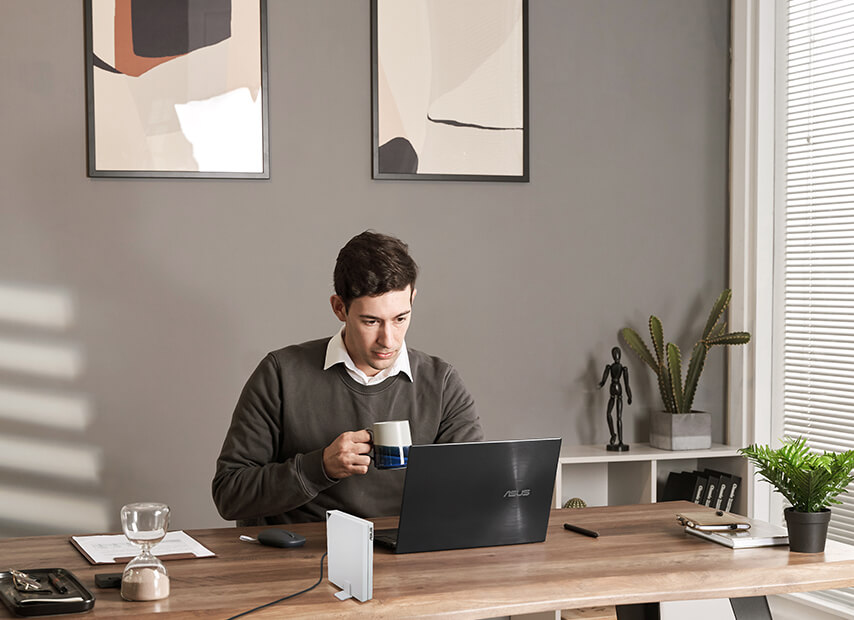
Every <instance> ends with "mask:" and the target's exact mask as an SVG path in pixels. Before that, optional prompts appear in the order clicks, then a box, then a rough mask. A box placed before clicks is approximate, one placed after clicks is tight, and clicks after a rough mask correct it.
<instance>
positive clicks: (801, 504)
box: [739, 437, 854, 553]
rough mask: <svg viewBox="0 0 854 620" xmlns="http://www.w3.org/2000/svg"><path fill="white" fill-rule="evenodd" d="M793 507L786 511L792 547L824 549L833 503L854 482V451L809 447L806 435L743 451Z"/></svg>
mask: <svg viewBox="0 0 854 620" xmlns="http://www.w3.org/2000/svg"><path fill="white" fill-rule="evenodd" d="M739 452H741V453H742V454H743V455H744V456H746V457H747V459H748V460H749V461H750V462H751V463H753V465H754V466H755V467H756V473H757V474H759V475H760V476H762V477H763V478H764V479H765V480H767V481H768V482H770V483H771V485H772V486H773V487H774V490H775V491H776V492H778V493H780V494H781V495H782V496H783V497H785V498H786V499H787V500H788V501H789V503H790V504H791V507H789V508H786V509H785V510H784V511H783V515H784V516H785V518H786V526H787V527H788V529H789V549H791V550H792V551H798V552H801V553H820V552H822V551H824V543H825V541H826V540H827V525H828V523H829V522H830V505H831V504H841V503H842V502H841V501H839V500H838V499H837V496H838V495H839V494H840V493H843V492H844V491H845V489H846V487H847V486H848V485H849V484H851V482H852V481H854V476H852V474H851V471H852V469H854V450H848V451H846V452H823V453H822V454H818V453H817V452H813V451H811V450H810V449H809V447H808V446H807V443H806V439H804V438H803V437H801V438H797V439H793V438H787V439H786V440H785V441H784V442H783V445H782V447H780V448H777V449H776V450H772V449H771V448H770V447H769V446H760V445H756V444H754V445H751V446H748V447H747V448H742V449H741V450H739Z"/></svg>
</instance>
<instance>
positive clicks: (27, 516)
mask: <svg viewBox="0 0 854 620" xmlns="http://www.w3.org/2000/svg"><path fill="white" fill-rule="evenodd" d="M73 323H74V305H73V302H72V297H71V294H70V293H69V292H68V291H67V290H63V289H59V288H53V289H48V288H36V287H32V286H25V285H21V284H14V283H8V282H5V283H4V282H0V537H9V536H32V535H41V534H52V533H59V532H63V533H79V532H93V531H96V532H101V531H106V530H107V529H108V526H109V522H110V518H109V514H108V511H109V503H108V502H107V500H106V499H105V498H104V497H103V496H101V495H100V494H99V489H100V488H101V483H102V455H101V452H100V450H99V449H98V448H97V447H95V446H92V445H87V441H86V434H87V429H88V428H89V427H90V425H91V424H92V420H93V417H94V415H93V412H92V404H91V402H90V400H89V399H88V398H87V397H86V396H85V395H84V394H81V393H80V391H79V390H77V389H75V384H76V382H77V381H78V380H79V379H80V377H81V375H82V373H83V370H84V366H85V364H84V362H85V358H84V354H83V352H82V351H81V349H80V347H79V346H77V345H76V344H75V343H74V342H73V341H72V340H71V339H70V338H69V336H68V332H69V330H70V328H71V327H72V326H73Z"/></svg>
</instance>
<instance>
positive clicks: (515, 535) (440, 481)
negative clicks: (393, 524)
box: [395, 438, 561, 553]
mask: <svg viewBox="0 0 854 620" xmlns="http://www.w3.org/2000/svg"><path fill="white" fill-rule="evenodd" d="M560 442H561V440H560V438H550V439H527V440H514V441H484V442H472V443H446V444H430V445H414V446H412V447H411V448H410V451H409V463H408V464H407V468H406V481H405V482H404V487H403V500H402V503H401V508H400V522H399V525H398V532H397V546H396V548H395V551H396V552H397V553H412V552H416V551H439V550H443V549H466V548H471V547H489V546H493V545H513V544H519V543H532V542H542V541H543V540H545V539H546V529H547V527H548V521H549V511H550V510H551V505H552V491H553V490H554V482H555V473H556V471H557V462H558V457H559V454H560Z"/></svg>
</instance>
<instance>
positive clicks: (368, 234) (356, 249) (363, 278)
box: [333, 230, 418, 310]
mask: <svg viewBox="0 0 854 620" xmlns="http://www.w3.org/2000/svg"><path fill="white" fill-rule="evenodd" d="M417 276H418V265H416V264H415V261H414V260H412V257H411V256H410V255H409V246H408V245H406V244H405V243H404V242H403V241H401V240H400V239H398V238H397V237H391V236H389V235H383V234H380V233H378V232H374V231H372V230H366V231H365V232H363V233H360V234H358V235H356V236H355V237H353V238H352V239H350V241H348V242H347V245H345V246H344V247H343V248H341V251H340V252H338V259H337V260H336V261H335V272H334V274H333V281H334V284H335V294H336V295H338V296H339V297H340V298H341V300H342V301H343V302H344V307H345V308H346V309H347V310H349V309H350V302H352V301H353V300H354V299H356V298H357V297H364V296H365V295H368V296H371V297H375V296H377V295H382V294H384V293H388V292H389V291H402V290H403V289H405V288H406V287H407V286H410V287H411V288H412V290H413V291H414V290H415V278H416V277H417Z"/></svg>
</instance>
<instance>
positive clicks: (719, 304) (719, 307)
mask: <svg viewBox="0 0 854 620" xmlns="http://www.w3.org/2000/svg"><path fill="white" fill-rule="evenodd" d="M731 298H732V291H731V290H730V289H728V288H727V289H724V290H723V292H721V294H720V295H718V298H717V300H716V301H715V305H714V306H712V311H711V312H710V313H709V318H708V319H706V326H705V327H704V328H703V338H702V340H705V339H706V338H708V337H709V336H710V335H711V333H712V330H713V329H714V328H715V325H717V323H718V320H719V319H720V318H721V315H722V314H723V313H724V310H726V307H727V305H729V300H730V299H731Z"/></svg>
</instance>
